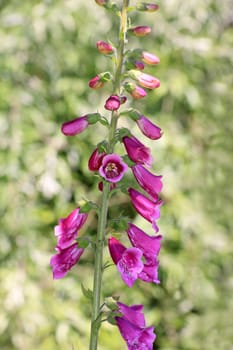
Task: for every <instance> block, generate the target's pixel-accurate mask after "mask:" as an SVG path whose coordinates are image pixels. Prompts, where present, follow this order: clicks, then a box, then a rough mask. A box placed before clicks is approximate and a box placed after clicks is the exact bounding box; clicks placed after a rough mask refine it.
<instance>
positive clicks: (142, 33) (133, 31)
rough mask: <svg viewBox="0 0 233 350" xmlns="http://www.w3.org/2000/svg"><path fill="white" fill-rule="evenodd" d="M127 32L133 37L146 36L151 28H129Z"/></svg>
mask: <svg viewBox="0 0 233 350" xmlns="http://www.w3.org/2000/svg"><path fill="white" fill-rule="evenodd" d="M128 32H129V33H131V34H133V35H135V36H146V35H148V34H150V32H151V28H150V27H148V26H137V27H132V28H129V30H128Z"/></svg>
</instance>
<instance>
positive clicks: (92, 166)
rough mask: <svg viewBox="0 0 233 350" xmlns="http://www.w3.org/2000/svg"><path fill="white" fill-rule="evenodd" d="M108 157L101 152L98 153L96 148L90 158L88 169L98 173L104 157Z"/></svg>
mask: <svg viewBox="0 0 233 350" xmlns="http://www.w3.org/2000/svg"><path fill="white" fill-rule="evenodd" d="M105 155H106V153H105V152H99V151H98V148H96V149H95V150H94V151H93V152H92V154H91V156H90V158H89V161H88V169H89V170H90V171H98V170H99V168H100V167H101V164H102V159H103V157H104V156H105Z"/></svg>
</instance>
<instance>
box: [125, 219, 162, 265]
mask: <svg viewBox="0 0 233 350" xmlns="http://www.w3.org/2000/svg"><path fill="white" fill-rule="evenodd" d="M127 234H128V237H129V240H130V242H131V243H132V245H133V247H135V248H139V249H140V250H141V251H142V253H143V256H144V257H145V259H146V263H147V264H154V263H155V262H156V261H157V257H158V254H159V251H160V241H161V239H162V236H161V235H159V236H149V235H147V234H146V233H145V232H144V231H142V230H141V229H140V228H139V227H137V226H136V225H134V224H132V223H129V226H128V229H127Z"/></svg>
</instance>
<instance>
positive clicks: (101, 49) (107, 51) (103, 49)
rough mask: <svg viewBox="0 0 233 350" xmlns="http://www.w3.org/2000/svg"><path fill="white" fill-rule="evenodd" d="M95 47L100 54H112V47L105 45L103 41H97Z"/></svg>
mask: <svg viewBox="0 0 233 350" xmlns="http://www.w3.org/2000/svg"><path fill="white" fill-rule="evenodd" d="M96 47H97V49H98V50H99V52H100V53H102V54H104V55H107V54H110V53H112V52H113V47H112V45H110V44H109V43H106V42H105V41H101V40H100V41H97V43H96Z"/></svg>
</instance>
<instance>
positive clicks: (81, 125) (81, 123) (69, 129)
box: [61, 115, 89, 136]
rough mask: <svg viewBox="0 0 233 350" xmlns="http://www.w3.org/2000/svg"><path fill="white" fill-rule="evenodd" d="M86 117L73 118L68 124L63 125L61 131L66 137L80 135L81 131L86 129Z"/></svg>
mask: <svg viewBox="0 0 233 350" xmlns="http://www.w3.org/2000/svg"><path fill="white" fill-rule="evenodd" d="M88 125H89V123H88V119H87V116H86V115H85V116H83V117H79V118H75V119H73V120H71V121H69V122H66V123H63V124H62V127H61V131H62V133H63V134H64V135H66V136H74V135H77V134H80V133H81V132H82V131H83V130H85V129H86V128H87V127H88Z"/></svg>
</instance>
